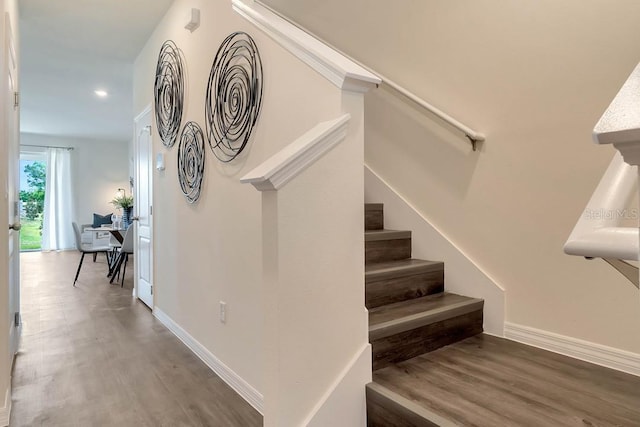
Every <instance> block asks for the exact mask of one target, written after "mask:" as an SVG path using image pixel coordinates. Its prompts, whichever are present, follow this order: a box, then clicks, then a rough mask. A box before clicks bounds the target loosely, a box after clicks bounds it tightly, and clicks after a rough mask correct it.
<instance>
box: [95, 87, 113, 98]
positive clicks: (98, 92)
mask: <svg viewBox="0 0 640 427" xmlns="http://www.w3.org/2000/svg"><path fill="white" fill-rule="evenodd" d="M93 93H95V94H96V95H97V96H99V97H100V98H106V97H107V95H109V94H108V93H107V91H106V90H102V89H98V90H95V91H94V92H93Z"/></svg>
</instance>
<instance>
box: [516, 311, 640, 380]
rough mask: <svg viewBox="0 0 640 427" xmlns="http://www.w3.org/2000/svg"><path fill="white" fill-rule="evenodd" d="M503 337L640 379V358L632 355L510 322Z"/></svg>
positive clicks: (634, 354) (627, 352)
mask: <svg viewBox="0 0 640 427" xmlns="http://www.w3.org/2000/svg"><path fill="white" fill-rule="evenodd" d="M504 336H505V338H508V339H510V340H513V341H518V342H520V343H523V344H527V345H531V346H534V347H538V348H542V349H544V350H549V351H552V352H554V353H560V354H563V355H565V356H569V357H573V358H575V359H580V360H584V361H585V362H590V363H593V364H596V365H600V366H604V367H606V368H610V369H615V370H617V371H622V372H626V373H628V374H632V375H636V376H640V354H636V353H632V352H630V351H625V350H619V349H617V348H613V347H607V346H604V345H601V344H596V343H592V342H589V341H584V340H581V339H578V338H573V337H568V336H564V335H560V334H556V333H554V332H548V331H544V330H541V329H536V328H531V327H529V326H523V325H518V324H515V323H510V322H506V323H505V325H504Z"/></svg>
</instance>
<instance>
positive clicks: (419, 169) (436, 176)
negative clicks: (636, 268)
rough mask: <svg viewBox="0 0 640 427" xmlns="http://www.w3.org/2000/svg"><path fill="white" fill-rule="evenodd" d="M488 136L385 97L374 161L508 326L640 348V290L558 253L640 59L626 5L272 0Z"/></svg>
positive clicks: (373, 125)
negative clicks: (602, 136) (497, 293)
mask: <svg viewBox="0 0 640 427" xmlns="http://www.w3.org/2000/svg"><path fill="white" fill-rule="evenodd" d="M266 3H268V4H270V5H271V6H273V7H275V8H276V9H278V10H280V11H283V12H284V13H285V14H286V15H287V16H291V17H292V18H293V19H294V20H295V21H297V22H299V23H300V24H301V25H303V26H305V27H307V28H309V29H310V30H311V31H313V32H315V33H317V34H319V35H320V36H321V37H322V38H324V39H326V40H328V41H329V42H330V43H332V44H334V45H337V46H338V47H339V48H340V49H342V50H344V51H345V52H347V53H349V54H351V55H353V56H354V57H355V58H356V59H359V60H360V61H362V62H363V63H365V64H367V65H368V66H371V67H372V68H373V69H375V70H377V71H379V72H381V73H382V74H384V75H386V76H388V77H389V78H392V79H394V80H396V81H397V82H398V83H400V84H402V85H404V86H405V87H407V88H409V89H410V90H412V91H414V92H415V93H416V94H417V95H418V96H421V97H423V98H424V99H426V100H428V101H429V102H431V103H433V104H434V105H436V106H438V107H439V108H441V109H443V110H444V111H446V112H448V113H450V114H452V115H453V116H455V117H456V118H457V119H459V120H461V121H463V122H464V123H467V124H468V125H470V126H472V127H475V128H476V129H478V130H479V131H482V132H484V133H486V135H487V141H486V143H485V144H484V145H482V147H481V150H480V151H479V152H476V153H474V152H471V150H470V146H469V144H468V143H467V141H466V139H465V138H464V137H463V136H461V135H460V134H459V133H458V132H457V131H454V130H452V129H450V128H448V127H447V126H445V125H442V124H441V122H439V121H438V120H436V119H433V118H432V117H431V116H429V114H427V113H424V112H422V111H420V110H418V109H416V108H415V107H414V106H412V105H411V104H408V103H407V102H406V101H404V100H402V99H400V98H398V97H397V96H396V95H395V94H394V93H392V92H388V91H386V90H384V89H382V90H378V91H375V92H370V93H369V94H368V95H367V102H366V109H367V112H366V129H365V133H366V138H367V140H366V144H365V150H366V151H365V162H366V163H367V165H368V166H370V167H371V168H372V170H374V171H375V172H376V173H377V174H379V175H380V176H381V177H382V178H383V179H384V180H385V181H387V182H388V183H389V184H390V185H392V186H393V187H394V188H396V189H398V191H399V192H400V193H401V195H402V196H403V197H404V198H405V199H407V200H408V201H409V202H410V203H411V204H412V205H413V206H415V207H416V208H417V209H418V210H419V211H420V212H421V213H422V214H423V215H424V216H425V217H427V218H428V219H429V221H430V222H431V223H432V224H433V225H434V226H435V227H437V228H438V229H439V230H441V231H442V232H443V233H444V234H445V235H447V236H448V237H449V238H450V240H451V241H452V242H454V243H455V244H456V245H457V246H458V247H460V248H461V249H462V250H463V251H464V252H465V253H467V254H468V255H469V256H470V257H471V259H473V260H474V261H475V262H476V263H477V264H478V265H479V266H480V267H481V268H482V269H483V270H484V271H486V272H487V273H488V274H489V275H490V276H491V277H493V278H495V279H496V280H497V282H498V283H499V285H501V286H502V287H504V288H505V290H506V297H507V300H506V306H507V314H506V316H507V320H508V321H509V322H511V323H515V324H520V325H527V326H531V327H535V328H538V329H541V330H546V331H552V332H555V333H558V334H562V335H566V336H572V337H576V338H580V339H583V340H587V341H591V342H595V343H599V344H603V345H607V346H611V347H615V348H619V349H624V350H628V351H632V352H636V353H640V335H639V334H638V327H639V326H640V309H639V307H638V297H637V290H636V289H635V288H634V287H633V286H632V285H630V284H629V283H627V282H626V281H625V280H624V279H623V278H621V276H620V275H619V274H618V273H617V272H615V271H614V270H612V269H611V268H610V267H608V266H606V265H605V264H604V263H603V262H602V261H591V262H587V261H585V260H583V259H581V258H576V257H570V256H567V255H564V254H563V252H562V246H563V244H564V242H565V240H566V238H567V236H568V235H569V233H570V232H571V230H572V228H573V226H574V225H575V223H576V220H577V218H578V216H579V215H580V214H581V212H582V210H583V208H584V206H585V205H586V202H587V201H588V199H589V197H590V195H591V193H592V192H593V190H594V189H595V186H596V184H597V183H598V181H599V179H600V177H601V176H602V173H603V172H604V170H605V169H606V166H607V165H608V163H609V161H610V160H611V157H612V155H613V151H612V149H611V148H608V147H598V146H595V145H594V144H592V143H591V136H590V133H591V129H592V128H593V126H594V125H595V123H596V121H597V120H598V118H599V116H600V115H601V113H602V112H603V111H604V110H605V108H606V107H607V105H608V104H609V102H610V101H611V100H612V99H613V97H614V95H615V94H616V92H617V90H618V88H619V87H620V85H621V84H622V83H623V82H624V81H625V79H626V78H627V76H628V74H629V73H630V72H631V70H632V69H633V68H634V66H635V65H636V64H637V63H638V61H640V45H639V44H638V43H637V41H638V39H640V26H638V25H637V17H638V16H640V3H638V2H635V1H629V0H613V1H607V2H602V1H597V0H587V1H585V0H567V1H563V2H557V1H554V0H543V1H539V0H525V1H522V0H508V1H503V0H486V1H482V2H478V1H471V0H467V1H458V2H443V1H436V0H425V1H420V2H416V1H409V0H400V1H397V2H394V3H393V6H389V3H388V2H386V1H382V0H367V1H364V0H353V1H349V2H344V1H341V0H326V1H324V2H316V1H310V0H295V1H293V0H268V1H266Z"/></svg>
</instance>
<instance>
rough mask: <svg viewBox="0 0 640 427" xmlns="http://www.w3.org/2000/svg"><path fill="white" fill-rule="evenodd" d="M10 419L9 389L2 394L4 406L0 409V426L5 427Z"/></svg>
mask: <svg viewBox="0 0 640 427" xmlns="http://www.w3.org/2000/svg"><path fill="white" fill-rule="evenodd" d="M10 419H11V387H9V388H7V391H6V392H5V394H4V406H3V407H2V408H0V426H3V427H7V426H8V425H9V420H10Z"/></svg>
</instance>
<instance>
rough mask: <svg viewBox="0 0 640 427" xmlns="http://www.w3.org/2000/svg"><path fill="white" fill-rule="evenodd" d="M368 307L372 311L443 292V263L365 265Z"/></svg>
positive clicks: (409, 260)
mask: <svg viewBox="0 0 640 427" xmlns="http://www.w3.org/2000/svg"><path fill="white" fill-rule="evenodd" d="M365 283H366V301H365V304H366V307H367V308H368V309H372V308H375V307H379V306H382V305H385V304H392V303H396V302H399V301H405V300H408V299H413V298H420V297H423V296H426V295H432V294H436V293H440V292H442V291H444V263H442V262H440V261H425V260H420V259H403V260H398V261H388V262H380V263H370V264H367V265H366V266H365Z"/></svg>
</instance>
